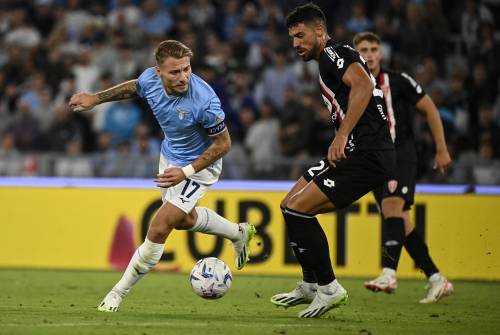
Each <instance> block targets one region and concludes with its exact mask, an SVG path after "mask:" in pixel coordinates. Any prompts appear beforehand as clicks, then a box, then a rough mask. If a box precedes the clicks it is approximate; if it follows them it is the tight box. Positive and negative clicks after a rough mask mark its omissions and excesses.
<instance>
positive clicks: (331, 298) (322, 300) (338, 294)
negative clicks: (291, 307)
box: [299, 281, 348, 318]
mask: <svg viewBox="0 0 500 335" xmlns="http://www.w3.org/2000/svg"><path fill="white" fill-rule="evenodd" d="M347 298H348V295H347V291H346V290H345V289H344V288H343V287H342V286H341V285H340V284H339V283H338V282H336V281H335V282H333V283H331V284H329V285H326V286H320V287H319V288H318V291H317V292H316V296H315V297H314V300H313V301H312V302H311V304H310V305H309V307H307V308H306V309H304V310H303V311H301V312H300V313H299V318H319V317H320V316H321V315H323V314H325V313H326V312H328V311H329V310H331V309H332V308H336V307H339V306H340V305H344V304H345V303H346V302H347Z"/></svg>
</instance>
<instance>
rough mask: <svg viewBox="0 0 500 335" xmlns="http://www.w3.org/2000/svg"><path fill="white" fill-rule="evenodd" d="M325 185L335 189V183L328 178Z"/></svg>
mask: <svg viewBox="0 0 500 335" xmlns="http://www.w3.org/2000/svg"><path fill="white" fill-rule="evenodd" d="M323 185H325V186H326V187H329V188H333V187H335V181H333V180H331V179H328V178H326V179H325V180H323Z"/></svg>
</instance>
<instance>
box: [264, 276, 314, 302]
mask: <svg viewBox="0 0 500 335" xmlns="http://www.w3.org/2000/svg"><path fill="white" fill-rule="evenodd" d="M317 289H318V285H317V284H316V283H314V284H313V283H306V282H300V283H299V285H298V286H297V287H296V288H295V289H294V290H293V291H291V292H288V293H279V294H276V295H273V296H272V297H271V302H272V303H273V304H275V305H276V306H282V307H285V308H288V307H292V306H296V305H300V304H308V303H310V302H312V301H313V300H314V297H315V296H316V291H317Z"/></svg>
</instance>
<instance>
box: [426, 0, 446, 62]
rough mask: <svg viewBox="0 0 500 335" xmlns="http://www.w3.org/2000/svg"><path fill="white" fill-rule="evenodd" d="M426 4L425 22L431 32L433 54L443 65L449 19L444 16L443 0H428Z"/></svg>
mask: <svg viewBox="0 0 500 335" xmlns="http://www.w3.org/2000/svg"><path fill="white" fill-rule="evenodd" d="M424 6H425V9H424V10H425V11H424V22H425V25H426V26H427V28H428V30H429V33H430V35H429V37H430V43H431V54H432V56H433V58H434V59H435V60H436V62H437V64H438V65H439V66H440V67H442V66H443V65H444V58H445V56H446V52H447V46H448V37H449V35H448V31H449V28H448V27H449V24H448V20H447V19H446V17H445V16H444V13H443V9H442V6H441V0H428V1H426V2H425V4H424Z"/></svg>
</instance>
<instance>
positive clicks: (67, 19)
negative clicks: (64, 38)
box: [63, 0, 92, 41]
mask: <svg viewBox="0 0 500 335" xmlns="http://www.w3.org/2000/svg"><path fill="white" fill-rule="evenodd" d="M66 6H67V7H66V10H65V11H64V19H63V22H64V28H65V31H66V32H67V33H68V38H69V40H70V41H78V40H79V39H80V35H81V33H82V31H83V27H84V26H85V25H86V24H88V23H90V22H91V20H92V15H91V14H90V12H88V11H86V10H85V9H83V8H82V5H81V3H80V0H67V2H66Z"/></svg>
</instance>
